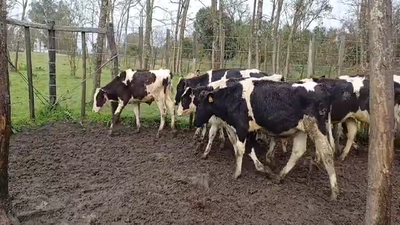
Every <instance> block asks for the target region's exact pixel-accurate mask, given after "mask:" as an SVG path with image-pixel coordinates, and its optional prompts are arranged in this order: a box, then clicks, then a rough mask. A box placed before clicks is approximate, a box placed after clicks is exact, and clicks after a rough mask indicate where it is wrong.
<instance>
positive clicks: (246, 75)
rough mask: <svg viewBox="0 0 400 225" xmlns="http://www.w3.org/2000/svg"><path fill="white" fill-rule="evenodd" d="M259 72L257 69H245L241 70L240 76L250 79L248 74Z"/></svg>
mask: <svg viewBox="0 0 400 225" xmlns="http://www.w3.org/2000/svg"><path fill="white" fill-rule="evenodd" d="M259 72H260V70H258V69H246V70H241V71H240V74H242V76H243V77H250V73H259Z"/></svg>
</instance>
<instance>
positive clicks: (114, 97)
mask: <svg viewBox="0 0 400 225" xmlns="http://www.w3.org/2000/svg"><path fill="white" fill-rule="evenodd" d="M171 79H172V74H171V72H170V70H168V69H159V70H132V69H127V70H125V71H123V72H121V73H120V74H118V76H117V77H115V78H114V79H113V80H112V81H111V82H110V83H108V84H107V85H106V86H104V87H102V88H97V89H96V92H95V94H94V102H93V111H95V112H98V111H99V110H100V109H101V107H102V106H103V105H104V104H105V103H106V101H110V102H111V107H112V113H113V117H112V123H111V126H110V132H109V133H110V134H111V133H112V131H113V127H114V126H115V123H116V121H117V120H118V119H119V116H120V114H121V112H122V110H123V109H124V108H125V106H126V105H127V104H128V103H130V104H132V105H133V112H134V113H135V117H136V126H137V130H136V132H140V119H139V118H140V114H139V111H140V103H142V102H145V103H147V104H149V105H150V104H151V103H152V102H153V101H156V102H157V106H158V109H159V110H160V114H161V123H160V127H159V129H158V132H157V136H156V137H157V138H158V137H159V135H160V134H159V133H160V131H161V130H162V129H163V128H164V125H165V116H166V107H165V105H167V107H168V109H169V113H170V114H171V128H172V129H173V130H175V113H174V103H173V101H172V100H171V96H170V95H171Z"/></svg>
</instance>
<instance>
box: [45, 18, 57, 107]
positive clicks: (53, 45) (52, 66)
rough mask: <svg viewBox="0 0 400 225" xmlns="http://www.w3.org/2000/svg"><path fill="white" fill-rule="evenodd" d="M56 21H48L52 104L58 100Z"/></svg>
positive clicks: (50, 96) (50, 95)
mask: <svg viewBox="0 0 400 225" xmlns="http://www.w3.org/2000/svg"><path fill="white" fill-rule="evenodd" d="M54 25H55V22H54V21H51V22H49V23H48V26H49V31H48V32H49V45H48V46H47V49H48V52H49V98H50V104H51V105H54V104H55V103H56V102H57V88H56V87H57V86H56V31H55V30H54Z"/></svg>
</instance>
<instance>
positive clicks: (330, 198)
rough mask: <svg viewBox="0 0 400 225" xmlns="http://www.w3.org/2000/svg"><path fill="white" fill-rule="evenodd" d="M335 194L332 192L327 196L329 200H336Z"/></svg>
mask: <svg viewBox="0 0 400 225" xmlns="http://www.w3.org/2000/svg"><path fill="white" fill-rule="evenodd" d="M337 196H338V195H337V193H332V194H331V196H330V197H329V201H332V202H334V201H336V200H337Z"/></svg>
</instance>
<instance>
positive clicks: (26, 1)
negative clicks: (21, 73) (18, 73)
mask: <svg viewBox="0 0 400 225" xmlns="http://www.w3.org/2000/svg"><path fill="white" fill-rule="evenodd" d="M27 7H28V0H22V14H21V20H22V21H24V20H25V14H26V8H27ZM22 30H23V29H22V27H19V29H18V31H17V46H16V51H15V63H14V66H15V67H16V68H17V69H18V57H19V54H18V52H19V45H20V44H21V36H22ZM11 69H12V70H15V68H11Z"/></svg>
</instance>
